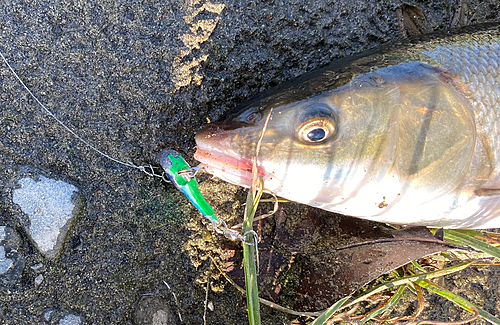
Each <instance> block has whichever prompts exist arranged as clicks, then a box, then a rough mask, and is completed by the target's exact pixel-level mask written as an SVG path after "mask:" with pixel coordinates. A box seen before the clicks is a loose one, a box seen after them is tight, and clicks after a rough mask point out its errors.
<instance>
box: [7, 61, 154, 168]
mask: <svg viewBox="0 0 500 325" xmlns="http://www.w3.org/2000/svg"><path fill="white" fill-rule="evenodd" d="M0 56H1V57H2V60H3V62H5V64H6V65H7V67H8V68H9V70H10V71H11V72H12V74H13V75H14V77H16V79H17V80H18V81H19V83H20V84H21V85H22V86H23V88H24V89H25V90H26V91H27V92H28V94H30V96H31V97H32V98H33V99H34V100H35V101H36V102H37V103H38V105H40V107H41V108H43V110H44V111H45V112H46V113H47V114H49V115H50V116H51V117H52V118H53V119H54V120H56V121H57V123H59V124H60V125H61V126H62V127H63V128H65V129H66V131H68V132H69V133H71V135H73V136H74V137H75V138H77V139H78V140H80V141H81V142H82V143H83V144H85V145H86V146H87V147H89V148H90V149H92V150H94V151H95V152H97V153H98V154H100V155H101V156H103V157H105V158H108V159H109V160H112V161H114V162H116V163H119V164H122V165H124V166H127V167H132V168H137V169H139V170H141V171H143V172H145V173H146V174H150V172H149V171H146V167H144V166H136V165H134V164H132V163H130V162H123V161H120V160H118V159H116V158H113V157H111V156H109V155H107V154H105V153H104V152H102V151H101V150H99V149H97V148H96V147H94V146H93V145H91V144H90V143H88V142H87V141H86V140H85V139H83V138H82V137H81V136H79V135H78V134H76V132H74V131H73V130H72V129H70V128H69V127H68V126H67V125H66V124H64V123H63V122H62V121H61V120H59V119H58V118H57V117H56V116H55V115H54V114H53V113H52V112H51V111H50V110H49V109H48V108H47V107H46V106H45V105H44V104H42V102H40V101H39V100H38V98H37V97H36V96H35V95H34V94H33V93H32V92H31V90H30V89H29V88H28V86H26V84H25V83H24V82H23V81H22V80H21V78H19V76H18V75H17V73H16V71H14V69H13V68H12V67H11V66H10V64H9V62H7V59H6V58H5V56H4V55H3V54H2V52H0ZM151 169H152V167H151ZM153 175H154V172H153Z"/></svg>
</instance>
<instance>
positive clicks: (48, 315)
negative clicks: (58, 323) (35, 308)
mask: <svg viewBox="0 0 500 325" xmlns="http://www.w3.org/2000/svg"><path fill="white" fill-rule="evenodd" d="M55 312H56V310H55V309H54V308H47V309H45V310H44V311H43V319H45V321H46V322H50V320H51V319H52V316H54V313H55Z"/></svg>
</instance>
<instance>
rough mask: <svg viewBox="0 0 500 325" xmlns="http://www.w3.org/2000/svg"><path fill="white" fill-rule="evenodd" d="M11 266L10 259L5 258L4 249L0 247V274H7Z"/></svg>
mask: <svg viewBox="0 0 500 325" xmlns="http://www.w3.org/2000/svg"><path fill="white" fill-rule="evenodd" d="M13 264H14V262H13V261H12V260H11V259H10V258H5V248H4V247H3V246H0V274H4V273H7V272H8V271H9V269H10V268H11V267H12V265H13Z"/></svg>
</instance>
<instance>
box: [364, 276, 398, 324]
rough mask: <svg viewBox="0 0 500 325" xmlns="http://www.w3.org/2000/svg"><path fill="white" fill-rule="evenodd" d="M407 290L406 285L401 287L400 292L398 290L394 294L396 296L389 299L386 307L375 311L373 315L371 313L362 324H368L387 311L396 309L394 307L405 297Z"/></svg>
mask: <svg viewBox="0 0 500 325" xmlns="http://www.w3.org/2000/svg"><path fill="white" fill-rule="evenodd" d="M405 289H406V285H402V286H400V287H399V288H398V290H396V292H395V293H394V295H393V296H392V297H391V299H389V301H388V302H387V303H386V304H385V305H383V306H382V307H380V308H377V309H375V310H374V311H372V312H371V313H369V314H368V315H367V316H366V317H365V318H363V320H362V324H363V323H366V322H367V321H369V320H370V319H372V318H373V317H377V316H379V315H382V314H383V313H385V312H386V311H387V310H389V309H391V308H394V306H396V304H397V303H398V302H399V300H400V299H401V296H402V295H403V292H404V291H405Z"/></svg>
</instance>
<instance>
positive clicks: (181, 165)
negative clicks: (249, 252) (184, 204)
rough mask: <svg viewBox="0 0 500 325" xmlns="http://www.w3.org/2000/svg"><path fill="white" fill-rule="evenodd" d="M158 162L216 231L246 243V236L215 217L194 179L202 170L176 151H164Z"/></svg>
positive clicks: (172, 181) (170, 179)
mask: <svg viewBox="0 0 500 325" xmlns="http://www.w3.org/2000/svg"><path fill="white" fill-rule="evenodd" d="M157 159H158V162H159V163H160V165H161V167H162V168H163V170H164V171H165V175H166V176H167V178H168V180H169V181H170V182H171V183H172V184H174V186H175V187H176V188H177V189H178V190H180V191H181V192H182V193H183V194H184V195H185V196H186V197H187V198H188V199H189V201H191V203H192V204H193V205H194V206H195V207H196V208H197V209H198V210H199V211H200V212H201V213H202V214H203V216H204V217H205V218H206V219H208V221H210V222H211V223H212V226H213V227H214V229H215V231H217V232H218V233H221V234H223V235H224V236H226V237H227V238H228V239H230V240H240V241H243V242H244V241H245V236H243V235H241V234H240V233H238V232H237V231H235V230H232V229H229V228H228V227H227V225H226V223H225V221H224V220H220V219H219V218H217V216H216V215H215V212H214V209H213V208H212V207H211V206H210V204H208V202H207V200H205V198H204V197H203V195H202V194H201V192H200V190H199V189H198V182H197V181H196V179H195V178H194V176H195V174H196V172H197V171H198V169H199V168H200V166H198V167H191V166H189V164H188V163H187V162H186V160H184V158H182V156H181V155H180V154H179V153H178V152H177V151H175V150H172V149H164V150H162V151H161V152H160V153H159V154H158V158H157Z"/></svg>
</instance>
